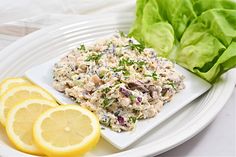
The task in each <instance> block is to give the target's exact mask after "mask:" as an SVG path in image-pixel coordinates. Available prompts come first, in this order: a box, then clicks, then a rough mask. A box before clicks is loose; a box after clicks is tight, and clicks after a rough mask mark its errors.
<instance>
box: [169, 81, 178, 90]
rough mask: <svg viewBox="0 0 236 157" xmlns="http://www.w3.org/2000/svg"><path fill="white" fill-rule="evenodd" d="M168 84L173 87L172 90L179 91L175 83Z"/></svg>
mask: <svg viewBox="0 0 236 157" xmlns="http://www.w3.org/2000/svg"><path fill="white" fill-rule="evenodd" d="M167 84H168V85H171V86H172V88H174V90H177V88H176V85H175V83H174V82H168V83H167Z"/></svg>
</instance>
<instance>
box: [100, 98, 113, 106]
mask: <svg viewBox="0 0 236 157" xmlns="http://www.w3.org/2000/svg"><path fill="white" fill-rule="evenodd" d="M114 101H115V99H108V98H104V100H103V102H102V107H103V108H107V107H109V106H111V104H112V103H113V102H114Z"/></svg>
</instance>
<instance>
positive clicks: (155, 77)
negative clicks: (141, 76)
mask: <svg viewBox="0 0 236 157" xmlns="http://www.w3.org/2000/svg"><path fill="white" fill-rule="evenodd" d="M145 76H146V77H152V78H153V79H154V80H155V81H156V80H157V79H158V75H157V73H156V72H155V71H154V72H153V73H152V74H151V75H149V74H146V75H145Z"/></svg>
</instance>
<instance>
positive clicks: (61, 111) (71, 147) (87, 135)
mask: <svg viewBox="0 0 236 157" xmlns="http://www.w3.org/2000/svg"><path fill="white" fill-rule="evenodd" d="M33 136H34V140H35V143H36V145H37V146H38V148H40V149H41V150H42V152H44V153H45V154H46V155H48V156H52V157H58V156H59V157H71V156H80V155H82V154H84V153H85V152H87V151H88V150H90V149H91V148H92V147H94V146H95V145H96V144H97V142H98V140H99V138H100V126H99V122H98V119H97V117H96V116H95V115H94V114H93V113H92V112H90V111H88V110H87V109H84V108H82V107H79V106H76V105H65V106H58V107H56V108H52V109H49V110H48V111H46V112H45V113H43V114H42V115H41V116H39V118H38V119H37V120H36V122H35V124H34V127H33Z"/></svg>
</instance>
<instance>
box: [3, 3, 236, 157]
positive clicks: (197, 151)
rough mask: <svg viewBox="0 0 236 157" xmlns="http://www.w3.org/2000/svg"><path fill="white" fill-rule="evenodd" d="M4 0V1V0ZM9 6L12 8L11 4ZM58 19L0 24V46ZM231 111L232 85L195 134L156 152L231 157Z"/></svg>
mask: <svg viewBox="0 0 236 157" xmlns="http://www.w3.org/2000/svg"><path fill="white" fill-rule="evenodd" d="M90 1H91V0H90ZM109 1H111V0H109ZM123 1H125V0H123ZM132 1H133V3H132V4H127V7H122V8H123V10H125V9H126V10H129V11H130V10H131V11H134V7H133V6H134V4H135V3H134V0H132ZM4 2H7V3H8V1H4ZM27 2H28V1H27ZM41 2H43V1H41ZM45 2H46V1H45ZM113 2H114V1H113ZM126 2H127V1H126ZM12 4H13V3H12ZM0 7H1V6H0ZM17 7H18V6H17ZM129 8H130V9H129ZM8 9H9V8H8ZM12 10H14V7H13V8H12ZM110 10H112V9H110ZM119 11H120V9H119ZM0 12H1V11H0ZM6 15H7V14H6ZM8 15H9V14H8ZM11 15H12V17H15V15H17V12H12V14H11ZM1 16H2V17H6V16H4V14H1V15H0V21H4V20H5V19H4V18H1ZM65 18H68V17H65ZM3 19H4V20H3ZM61 20H63V16H47V15H45V16H41V17H37V18H34V19H30V20H23V21H17V22H10V23H8V24H1V25H0V50H1V49H3V48H4V47H6V46H8V45H9V44H11V43H12V42H14V41H15V40H17V39H19V38H21V37H23V36H24V35H26V34H29V33H30V32H33V31H35V30H38V29H40V28H43V27H45V26H47V25H51V24H53V23H57V22H58V21H61ZM5 21H6V20H5ZM235 79H236V77H235ZM235 112H236V88H235V89H234V92H233V94H232V96H231V97H230V99H229V100H228V102H227V103H226V104H225V106H224V108H223V109H222V111H221V112H220V113H219V114H218V116H217V117H216V119H215V120H214V121H213V122H212V123H211V124H210V125H209V126H208V127H207V128H205V129H204V130H203V131H202V132H200V133H199V134H198V135H196V136H195V137H193V138H192V139H190V140H189V141H187V142H185V143H184V144H182V145H180V146H178V147H176V148H174V149H172V150H170V151H168V152H166V153H164V154H161V155H159V156H160V157H235V156H236V113H235ZM159 156H158V157H159Z"/></svg>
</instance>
